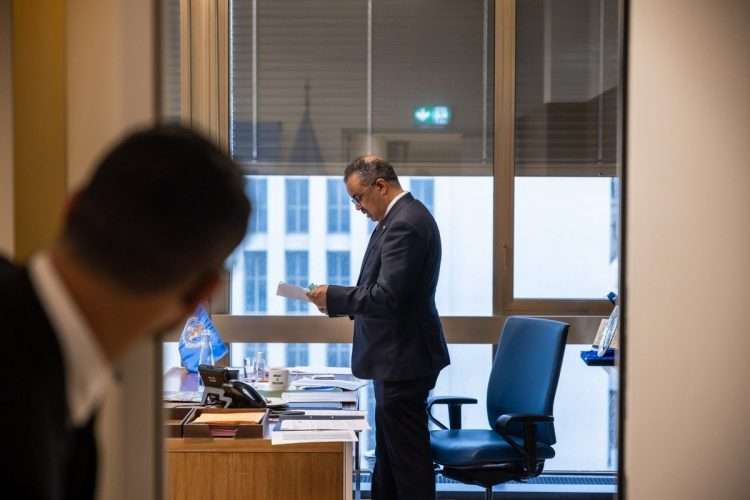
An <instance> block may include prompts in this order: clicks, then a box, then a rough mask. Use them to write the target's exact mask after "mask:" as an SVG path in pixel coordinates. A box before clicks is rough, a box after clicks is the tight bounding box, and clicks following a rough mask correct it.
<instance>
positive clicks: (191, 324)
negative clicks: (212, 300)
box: [179, 305, 228, 372]
mask: <svg viewBox="0 0 750 500" xmlns="http://www.w3.org/2000/svg"><path fill="white" fill-rule="evenodd" d="M204 331H208V332H209V333H210V336H211V353H212V354H213V358H214V362H216V361H218V360H219V359H221V358H223V357H224V356H225V355H226V354H227V352H228V349H227V346H226V344H224V341H222V340H221V336H220V335H219V331H218V330H217V329H216V327H215V326H214V324H213V322H212V321H211V317H210V316H209V315H208V311H206V308H205V307H203V306H202V305H199V306H198V308H197V309H196V310H195V312H194V313H193V315H192V316H190V317H189V318H188V320H187V322H186V323H185V327H184V328H183V329H182V334H181V335H180V342H179V350H180V364H182V366H183V367H184V368H185V369H187V370H188V371H190V372H197V371H198V361H199V358H200V353H201V334H202V333H203V332H204Z"/></svg>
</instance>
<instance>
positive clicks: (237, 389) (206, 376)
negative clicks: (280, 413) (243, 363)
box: [198, 365, 268, 408]
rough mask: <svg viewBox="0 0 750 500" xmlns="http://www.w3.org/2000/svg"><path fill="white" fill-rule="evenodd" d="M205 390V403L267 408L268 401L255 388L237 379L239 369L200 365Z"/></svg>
mask: <svg viewBox="0 0 750 500" xmlns="http://www.w3.org/2000/svg"><path fill="white" fill-rule="evenodd" d="M198 373H200V377H201V380H203V385H204V390H203V399H202V401H201V404H203V405H216V404H222V405H223V407H224V408H265V407H266V406H268V401H266V398H264V397H263V396H262V395H261V394H260V393H259V392H258V391H257V390H255V388H254V387H253V386H252V385H250V384H248V383H247V382H243V381H241V380H237V377H238V376H239V370H233V369H231V368H218V367H215V366H211V365H200V366H199V367H198Z"/></svg>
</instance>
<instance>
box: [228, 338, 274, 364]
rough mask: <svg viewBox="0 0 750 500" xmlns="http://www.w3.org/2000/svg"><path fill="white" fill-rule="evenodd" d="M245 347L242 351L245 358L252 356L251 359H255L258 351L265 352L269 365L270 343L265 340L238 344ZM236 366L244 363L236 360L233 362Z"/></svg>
mask: <svg viewBox="0 0 750 500" xmlns="http://www.w3.org/2000/svg"><path fill="white" fill-rule="evenodd" d="M237 345H241V346H243V347H244V350H243V351H242V354H243V357H244V358H250V359H251V360H253V359H255V356H256V355H257V353H259V352H260V353H262V354H263V359H264V360H265V361H266V366H268V344H266V343H265V342H248V343H246V344H237ZM232 364H233V365H235V366H240V365H242V364H243V363H241V362H240V363H237V362H236V361H233V362H232Z"/></svg>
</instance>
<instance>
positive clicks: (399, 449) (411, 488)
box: [309, 156, 450, 500]
mask: <svg viewBox="0 0 750 500" xmlns="http://www.w3.org/2000/svg"><path fill="white" fill-rule="evenodd" d="M344 182H345V183H346V190H347V192H348V193H349V196H351V199H352V202H353V203H354V204H355V206H356V207H357V209H358V210H359V211H361V212H362V213H364V214H365V215H367V216H368V217H370V218H371V219H372V220H374V221H378V225H377V226H376V228H375V230H374V231H373V234H372V236H371V237H370V243H369V245H368V246H367V251H366V252H365V256H364V258H363V260H362V268H361V270H360V274H359V279H358V280H357V286H354V287H344V286H335V285H322V286H319V287H317V288H315V289H314V290H313V291H312V292H310V293H309V296H310V298H311V300H312V301H313V302H314V303H315V305H317V306H318V308H320V310H321V311H323V312H327V313H328V314H329V315H330V316H339V315H348V316H350V317H353V319H354V340H353V348H352V373H353V374H354V375H356V376H357V377H359V378H364V379H373V384H374V388H375V427H376V441H377V444H376V449H375V469H374V471H373V479H372V498H373V499H375V500H421V499H432V498H434V497H435V478H434V475H433V469H432V458H431V452H430V436H429V431H428V428H427V414H426V412H425V402H426V398H427V395H428V393H429V391H430V390H431V389H432V388H433V387H434V386H435V380H436V379H437V376H438V373H439V372H440V370H441V369H442V368H443V367H445V366H446V365H448V364H449V362H450V360H449V357H448V348H447V346H446V343H445V338H444V336H443V330H442V326H441V324H440V317H439V315H438V311H437V308H436V307H435V288H436V287H437V283H438V274H439V271H440V256H441V247H440V233H439V231H438V228H437V224H435V220H434V219H433V218H432V215H431V214H430V212H429V211H428V210H427V209H426V208H425V206H424V205H422V203H420V202H419V201H417V200H415V199H414V198H413V197H412V196H411V194H409V193H407V192H405V191H403V190H402V189H401V185H400V184H399V181H398V177H397V176H396V173H395V171H394V170H393V167H392V166H391V165H390V164H388V163H387V162H386V161H384V160H382V159H380V158H378V157H375V156H364V157H360V158H357V159H356V160H354V161H353V162H352V163H351V164H350V165H349V166H348V167H347V168H346V170H345V172H344Z"/></svg>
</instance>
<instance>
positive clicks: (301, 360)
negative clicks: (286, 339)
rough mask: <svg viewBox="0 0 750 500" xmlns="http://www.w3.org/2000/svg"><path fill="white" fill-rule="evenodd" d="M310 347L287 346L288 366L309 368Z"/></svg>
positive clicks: (306, 345)
mask: <svg viewBox="0 0 750 500" xmlns="http://www.w3.org/2000/svg"><path fill="white" fill-rule="evenodd" d="M309 364H310V347H309V346H308V344H287V345H286V366H309Z"/></svg>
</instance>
